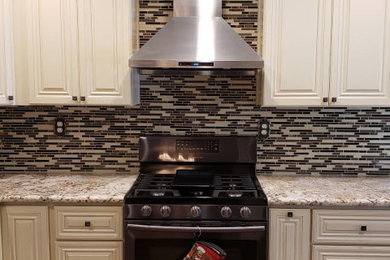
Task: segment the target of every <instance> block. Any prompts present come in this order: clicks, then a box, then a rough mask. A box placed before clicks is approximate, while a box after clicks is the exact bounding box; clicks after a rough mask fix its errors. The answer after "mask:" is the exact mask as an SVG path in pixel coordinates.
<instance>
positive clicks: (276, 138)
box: [0, 75, 390, 175]
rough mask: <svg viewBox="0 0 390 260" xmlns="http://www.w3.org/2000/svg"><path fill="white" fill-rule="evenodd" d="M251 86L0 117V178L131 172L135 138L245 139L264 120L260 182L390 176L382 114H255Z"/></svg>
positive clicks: (144, 94) (389, 112) (179, 84)
mask: <svg viewBox="0 0 390 260" xmlns="http://www.w3.org/2000/svg"><path fill="white" fill-rule="evenodd" d="M205 82H207V84H205ZM253 84H254V79H253V77H250V76H236V77H229V78H226V77H225V78H222V77H217V76H201V75H196V76H186V77H181V76H178V75H153V76H150V75H144V76H142V85H143V87H142V89H141V99H142V103H141V105H139V106H136V107H133V108H126V107H53V106H39V107H37V106H31V107H3V108H0V124H1V127H0V172H4V171H6V172H12V171H15V172H16V171H17V172H20V171H22V172H46V171H60V172H104V171H116V172H136V171H137V170H138V166H139V165H138V162H137V160H138V157H137V156H138V138H139V136H140V135H165V134H175V135H251V136H253V135H257V134H258V123H259V121H260V120H262V119H267V120H269V122H270V123H271V134H270V136H269V138H268V139H266V140H265V141H264V142H262V141H260V140H259V143H258V165H257V169H258V173H286V174H287V173H294V174H295V173H298V174H321V173H325V174H350V175H357V174H370V175H371V174H388V172H390V166H386V165H385V164H384V163H390V108H365V109H352V108H349V109H347V108H308V109H275V108H260V107H258V106H255V105H254V104H255V98H256V97H255V96H256V95H255V94H256V91H255V88H254V87H253ZM57 116H61V117H63V118H64V119H65V121H66V134H65V136H62V137H60V136H56V135H55V134H54V122H55V119H56V117H57Z"/></svg>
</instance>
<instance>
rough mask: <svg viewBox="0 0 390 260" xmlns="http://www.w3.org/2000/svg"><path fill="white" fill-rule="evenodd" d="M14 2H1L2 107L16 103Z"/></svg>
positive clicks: (0, 75) (0, 102)
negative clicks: (13, 36) (13, 37)
mask: <svg viewBox="0 0 390 260" xmlns="http://www.w3.org/2000/svg"><path fill="white" fill-rule="evenodd" d="M11 1H12V0H0V105H11V104H13V103H14V68H13V51H12V26H11V24H12V22H11V20H12V2H11Z"/></svg>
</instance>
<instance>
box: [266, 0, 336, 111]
mask: <svg viewBox="0 0 390 260" xmlns="http://www.w3.org/2000/svg"><path fill="white" fill-rule="evenodd" d="M331 6H332V1H330V0H265V3H264V39H265V40H264V50H263V56H264V61H265V67H264V102H263V103H264V105H265V106H286V105H287V106H289V105H297V106H317V105H323V104H327V101H326V102H324V100H323V98H326V97H328V92H329V78H330V75H329V62H330V42H331V15H332V10H331Z"/></svg>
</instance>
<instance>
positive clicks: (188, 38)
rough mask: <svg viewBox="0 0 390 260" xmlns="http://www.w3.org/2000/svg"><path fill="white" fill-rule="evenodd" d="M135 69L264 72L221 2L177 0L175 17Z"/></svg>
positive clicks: (137, 57)
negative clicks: (234, 28) (229, 20)
mask: <svg viewBox="0 0 390 260" xmlns="http://www.w3.org/2000/svg"><path fill="white" fill-rule="evenodd" d="M129 65H130V67H132V68H169V69H172V68H180V69H185V68H198V69H261V68H263V66H264V62H263V60H262V58H261V57H260V56H259V55H258V54H257V53H256V52H255V51H254V50H253V49H252V48H251V47H250V46H249V45H248V44H247V43H246V42H245V41H244V40H243V39H242V38H241V36H239V35H238V34H237V33H236V32H235V31H234V30H233V29H232V28H231V27H230V26H229V24H228V23H227V22H226V21H225V20H224V19H223V18H222V0H174V15H173V18H172V19H171V20H170V21H169V22H168V23H167V24H166V25H165V27H163V28H162V29H161V30H160V31H159V32H158V33H157V34H156V35H155V36H154V37H153V38H152V39H150V40H149V41H148V42H147V43H146V44H145V45H144V46H143V47H142V48H141V49H140V50H139V51H138V52H137V53H135V54H134V55H133V56H132V57H131V58H130V60H129Z"/></svg>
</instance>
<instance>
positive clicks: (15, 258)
mask: <svg viewBox="0 0 390 260" xmlns="http://www.w3.org/2000/svg"><path fill="white" fill-rule="evenodd" d="M1 211H2V212H1V215H2V229H3V230H2V231H3V254H4V259H7V260H49V259H50V252H49V211H48V208H47V207H44V206H32V207H30V206H4V207H2V209H1Z"/></svg>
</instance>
